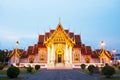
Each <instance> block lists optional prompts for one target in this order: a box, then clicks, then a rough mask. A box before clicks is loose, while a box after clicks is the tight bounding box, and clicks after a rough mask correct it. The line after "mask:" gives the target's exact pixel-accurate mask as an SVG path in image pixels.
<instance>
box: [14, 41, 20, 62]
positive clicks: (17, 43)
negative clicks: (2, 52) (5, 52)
mask: <svg viewBox="0 0 120 80" xmlns="http://www.w3.org/2000/svg"><path fill="white" fill-rule="evenodd" d="M18 45H19V42H18V41H16V49H15V55H14V62H15V64H16V54H17V48H18Z"/></svg>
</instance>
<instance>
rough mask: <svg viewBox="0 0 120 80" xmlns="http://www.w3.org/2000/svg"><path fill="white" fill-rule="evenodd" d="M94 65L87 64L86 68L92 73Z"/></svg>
mask: <svg viewBox="0 0 120 80" xmlns="http://www.w3.org/2000/svg"><path fill="white" fill-rule="evenodd" d="M94 69H95V66H94V65H89V66H88V70H89V72H90V73H91V74H92V73H93V72H94Z"/></svg>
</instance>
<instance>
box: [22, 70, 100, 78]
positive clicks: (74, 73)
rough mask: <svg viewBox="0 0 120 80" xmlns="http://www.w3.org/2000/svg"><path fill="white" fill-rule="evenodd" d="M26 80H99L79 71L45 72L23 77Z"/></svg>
mask: <svg viewBox="0 0 120 80" xmlns="http://www.w3.org/2000/svg"><path fill="white" fill-rule="evenodd" d="M21 77H23V79H24V80H98V79H97V77H94V76H90V75H87V74H84V73H82V72H79V71H77V70H43V71H41V72H38V73H36V74H27V75H22V76H21Z"/></svg>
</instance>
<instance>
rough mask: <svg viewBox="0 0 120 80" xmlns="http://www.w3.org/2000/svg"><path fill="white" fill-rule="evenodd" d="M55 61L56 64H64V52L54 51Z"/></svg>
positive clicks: (60, 50)
mask: <svg viewBox="0 0 120 80" xmlns="http://www.w3.org/2000/svg"><path fill="white" fill-rule="evenodd" d="M55 61H56V63H64V51H63V50H62V49H61V48H58V49H57V50H56V57H55Z"/></svg>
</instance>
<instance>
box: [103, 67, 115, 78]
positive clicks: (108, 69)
mask: <svg viewBox="0 0 120 80" xmlns="http://www.w3.org/2000/svg"><path fill="white" fill-rule="evenodd" d="M101 71H102V74H103V75H105V76H106V78H110V77H111V76H112V75H113V74H115V69H114V68H113V67H111V66H109V65H106V66H104V67H103V68H102V70H101Z"/></svg>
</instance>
